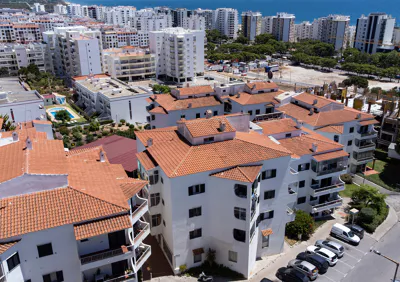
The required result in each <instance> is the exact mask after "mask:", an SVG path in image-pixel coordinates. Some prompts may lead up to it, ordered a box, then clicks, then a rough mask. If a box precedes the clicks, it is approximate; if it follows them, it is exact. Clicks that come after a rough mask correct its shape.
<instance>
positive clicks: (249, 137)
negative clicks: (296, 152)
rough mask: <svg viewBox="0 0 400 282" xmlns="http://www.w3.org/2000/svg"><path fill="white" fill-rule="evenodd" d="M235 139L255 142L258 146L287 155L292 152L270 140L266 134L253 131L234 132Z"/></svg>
mask: <svg viewBox="0 0 400 282" xmlns="http://www.w3.org/2000/svg"><path fill="white" fill-rule="evenodd" d="M236 139H240V140H243V141H246V142H249V143H252V144H257V145H259V146H263V147H266V148H270V149H273V150H276V151H279V152H281V153H283V154H284V155H287V156H289V155H291V154H292V152H291V151H289V150H288V149H286V148H285V147H283V146H282V145H280V144H278V143H276V142H274V141H272V140H271V139H270V138H269V137H268V136H265V135H262V134H259V133H257V132H255V131H250V132H249V133H245V132H236Z"/></svg>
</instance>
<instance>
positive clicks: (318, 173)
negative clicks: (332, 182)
mask: <svg viewBox="0 0 400 282" xmlns="http://www.w3.org/2000/svg"><path fill="white" fill-rule="evenodd" d="M345 169H346V167H345V166H338V167H335V168H331V169H326V170H321V171H318V172H317V175H318V176H320V175H325V174H330V173H335V172H339V171H342V170H345Z"/></svg>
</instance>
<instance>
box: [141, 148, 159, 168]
mask: <svg viewBox="0 0 400 282" xmlns="http://www.w3.org/2000/svg"><path fill="white" fill-rule="evenodd" d="M136 156H137V159H138V161H139V162H140V164H141V165H142V166H143V168H144V169H145V170H150V169H153V168H155V167H157V163H156V162H155V161H153V160H152V158H151V157H150V155H149V153H148V152H147V151H144V152H140V153H137V154H136Z"/></svg>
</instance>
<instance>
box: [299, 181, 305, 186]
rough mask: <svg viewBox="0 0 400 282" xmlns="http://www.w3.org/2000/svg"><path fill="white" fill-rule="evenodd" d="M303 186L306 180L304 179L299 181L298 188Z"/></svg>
mask: <svg viewBox="0 0 400 282" xmlns="http://www.w3.org/2000/svg"><path fill="white" fill-rule="evenodd" d="M304 186H306V181H305V180H302V181H299V188H303V187H304Z"/></svg>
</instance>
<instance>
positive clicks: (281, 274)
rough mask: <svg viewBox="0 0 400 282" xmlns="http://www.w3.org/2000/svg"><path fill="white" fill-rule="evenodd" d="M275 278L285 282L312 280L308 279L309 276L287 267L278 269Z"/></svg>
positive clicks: (306, 281)
mask: <svg viewBox="0 0 400 282" xmlns="http://www.w3.org/2000/svg"><path fill="white" fill-rule="evenodd" d="M275 276H276V277H277V278H278V279H280V280H282V281H283V282H308V281H310V279H308V277H307V275H305V274H304V273H302V272H300V271H298V270H296V269H293V268H287V267H281V268H279V269H278V271H277V272H276V274H275Z"/></svg>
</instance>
